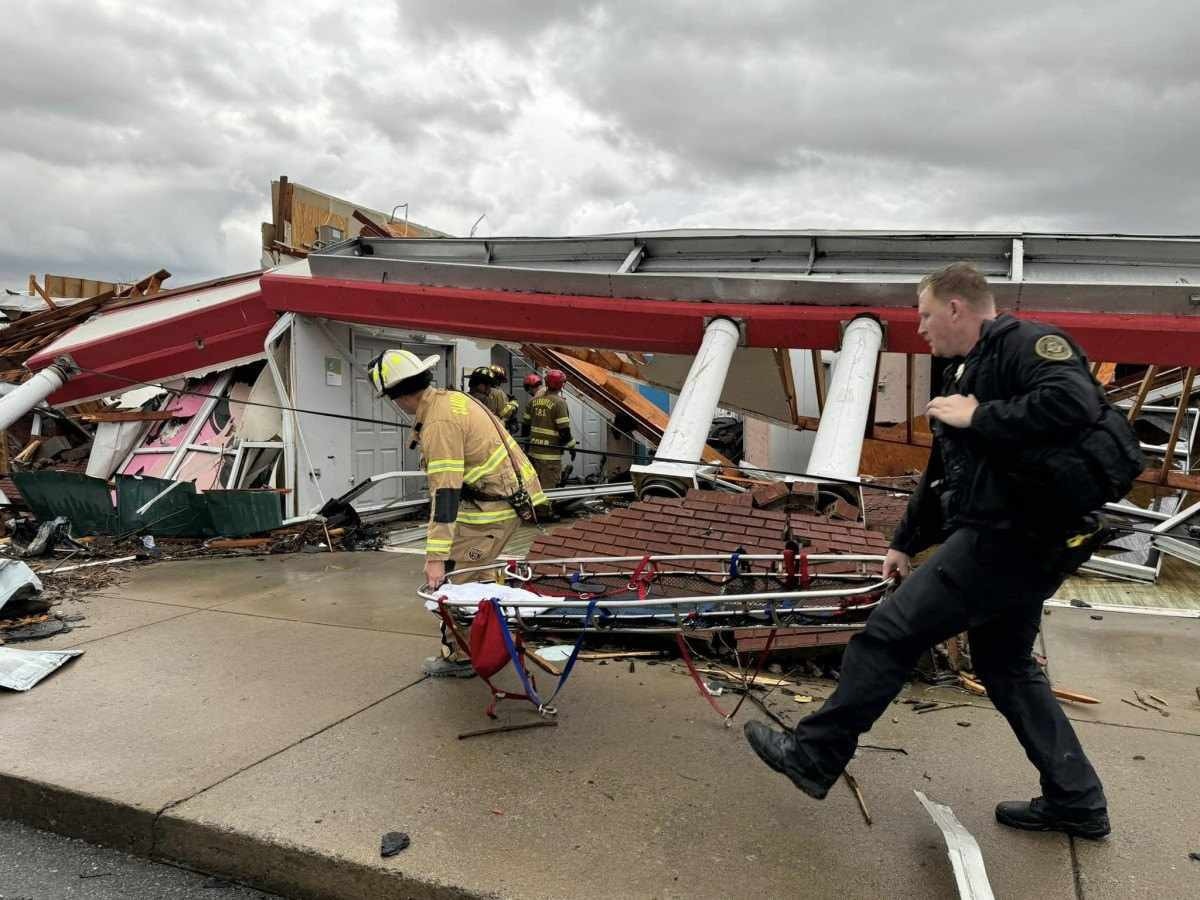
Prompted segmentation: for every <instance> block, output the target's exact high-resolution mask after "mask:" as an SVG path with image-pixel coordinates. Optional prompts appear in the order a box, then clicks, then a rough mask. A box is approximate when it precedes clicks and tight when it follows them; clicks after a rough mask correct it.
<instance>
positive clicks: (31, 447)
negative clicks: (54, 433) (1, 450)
mask: <svg viewBox="0 0 1200 900" xmlns="http://www.w3.org/2000/svg"><path fill="white" fill-rule="evenodd" d="M40 446H42V440H41V438H34V439H33V440H32V441H30V442H29V443H28V444H26V445H25V449H24V450H22V451H21V452H20V453H18V454H17V455H16V456H14V457H13V460H12V461H13V462H19V463H26V462H29V461H30V460H31V459H33V457H34V454H36V453H37V452H38V447H40Z"/></svg>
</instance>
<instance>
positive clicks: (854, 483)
mask: <svg viewBox="0 0 1200 900" xmlns="http://www.w3.org/2000/svg"><path fill="white" fill-rule="evenodd" d="M79 371H81V372H86V373H87V374H89V375H100V376H102V377H104V378H113V379H116V380H118V381H123V382H125V383H126V384H129V385H133V386H137V387H153V388H159V389H160V390H164V391H167V392H169V393H172V394H179V395H181V396H188V397H202V398H204V399H206V400H225V401H227V402H228V403H240V404H243V405H245V406H260V407H263V408H265V409H274V410H278V411H279V412H292V413H300V414H301V415H306V416H324V417H325V418H329V419H341V420H344V421H348V422H363V423H365V424H368V425H387V426H389V427H392V428H395V427H396V426H397V425H399V427H401V428H409V429H411V428H412V426H411V425H408V424H405V423H403V422H389V421H387V420H385V419H372V418H369V417H365V416H351V415H347V414H345V413H335V412H326V411H324V410H318V409H302V408H300V407H296V406H282V405H279V404H275V403H263V402H262V401H259V400H235V399H233V398H231V397H227V396H221V395H219V394H208V393H204V392H203V391H189V390H184V389H182V388H173V387H168V386H167V385H165V384H161V383H159V382H154V381H139V380H137V379H136V378H128V377H126V376H124V375H116V374H112V373H109V372H100V371H97V370H95V369H82V368H81V369H80V370H79ZM626 436H627V437H630V438H633V435H626ZM518 443H521V444H525V445H526V446H528V444H529V440H528V439H527V438H520V439H518ZM538 446H540V447H546V448H547V449H551V450H553V449H556V448H557V449H561V450H562V451H563V452H564V453H565V452H570V451H572V450H573V451H575V452H576V453H582V454H585V455H588V456H609V457H616V458H617V459H629V460H633V461H635V462H636V461H638V460H640V459H641V457H640V456H639V455H638V454H635V453H621V452H618V451H608V450H584V449H581V448H579V447H566V446H564V445H561V444H549V445H547V444H539V445H538ZM650 458H651V461H653V462H665V463H679V464H681V465H685V466H700V467H702V468H709V467H713V466H718V467H719V466H720V465H721V464H720V463H716V462H709V461H706V460H695V459H675V458H672V457H667V456H659V455H657V454H651V457H650ZM753 471H755V472H762V473H764V474H767V475H787V476H791V477H793V478H807V479H811V480H813V481H819V482H824V483H830V484H842V485H847V486H850V487H860V488H867V489H870V490H877V491H888V492H889V493H894V494H911V493H913V491H911V490H909V489H908V488H901V487H893V486H891V485H886V484H875V483H873V482H869V481H858V480H854V479H849V478H835V477H833V476H830V475H813V474H811V473H808V472H793V471H790V470H788V469H765V468H762V467H760V466H754V467H753Z"/></svg>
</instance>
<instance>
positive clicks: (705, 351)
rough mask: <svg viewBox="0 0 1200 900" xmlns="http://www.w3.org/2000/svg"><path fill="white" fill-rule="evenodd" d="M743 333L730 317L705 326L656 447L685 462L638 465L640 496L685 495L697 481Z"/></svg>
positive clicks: (666, 455)
mask: <svg viewBox="0 0 1200 900" xmlns="http://www.w3.org/2000/svg"><path fill="white" fill-rule="evenodd" d="M740 337H741V334H740V332H739V330H738V326H737V323H736V322H734V321H732V320H731V319H714V320H713V321H712V322H710V323H709V324H708V327H707V328H705V329H704V340H703V341H701V343H700V349H699V350H698V351H696V358H695V359H694V360H693V361H692V366H691V368H690V369H688V374H687V379H686V380H685V381H684V382H683V388H682V390H680V392H679V400H678V401H677V402H676V404H675V408H674V409H673V410H672V411H671V418H670V420H669V421H668V422H667V430H666V431H665V432H664V433H663V438H662V440H661V441H660V442H659V445H658V450H657V451H656V452H655V455H656V456H660V457H662V458H663V459H678V460H686V462H679V463H671V462H657V461H656V462H652V463H650V464H649V465H646V466H634V467H633V468H632V469H631V472H632V473H633V479H634V484H635V485H636V486H637V488H638V495H639V496H642V495H645V494H658V495H664V494H666V495H670V496H682V495H683V494H684V493H685V492H686V491H687V489H688V488H689V487H692V486H693V485H694V484H695V478H696V469H697V468H699V466H698V465H697V464H696V463H698V462H699V461H700V458H701V456H700V454H701V453H702V452H703V450H704V445H705V444H706V443H707V442H708V432H709V429H710V428H711V427H712V420H713V416H714V415H715V414H716V412H717V404H718V403H719V402H720V400H721V391H722V390H723V389H724V387H725V376H726V375H728V374H729V363H730V362H731V361H732V360H733V351H734V350H736V349H737V345H738V340H739V338H740ZM693 460H695V461H696V463H693V462H692V461H693Z"/></svg>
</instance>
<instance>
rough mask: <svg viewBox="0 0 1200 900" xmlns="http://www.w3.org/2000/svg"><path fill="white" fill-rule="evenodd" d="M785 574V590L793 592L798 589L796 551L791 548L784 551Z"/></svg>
mask: <svg viewBox="0 0 1200 900" xmlns="http://www.w3.org/2000/svg"><path fill="white" fill-rule="evenodd" d="M783 574H784V575H785V576H786V577H785V578H784V581H783V589H784V590H785V591H792V590H795V589H796V551H795V550H792V549H791V548H790V547H789V548H786V549H785V550H784V551H783Z"/></svg>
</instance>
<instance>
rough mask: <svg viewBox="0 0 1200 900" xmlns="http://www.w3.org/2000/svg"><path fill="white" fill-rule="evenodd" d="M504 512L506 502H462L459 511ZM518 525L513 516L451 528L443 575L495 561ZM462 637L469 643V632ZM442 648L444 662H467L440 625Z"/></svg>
mask: <svg viewBox="0 0 1200 900" xmlns="http://www.w3.org/2000/svg"><path fill="white" fill-rule="evenodd" d="M506 509H512V507H510V506H509V505H508V504H507V503H498V502H488V501H484V502H483V503H474V502H470V501H464V502H463V504H462V510H464V511H466V512H468V513H486V512H489V511H490V512H495V511H497V510H500V511H503V510H506ZM520 525H521V520H520V519H518V518H517V517H516V516H515V515H514V516H513V517H512V518H511V519H504V520H502V521H499V522H491V523H487V524H480V525H475V524H468V523H466V522H461V521H460V522H459V523H458V524H457V525H456V526H455V528H454V543H453V544H452V545H451V547H450V559H448V560H447V561H446V574H450V572H452V571H454V570H455V569H456V568H457V569H470V568H473V567H475V566H486V565H487V564H488V563H492V562H495V561H496V557H498V556H499V555H500V553H501V552H502V551H503V550H504V546H505V544H507V543H508V542H509V539H510V538H512V536H513V534H515V533H516V531H517V528H518V527H520ZM463 637H464V638H467V639H468V640H470V629H466V630H464V631H463ZM442 646H443V648H444V651H443V655H444V656H445V657H446V658H447V659H452V660H455V661H465V660H466V659H467V654H465V653H463V652H462V648H461V647H459V646H458V644H457V643H456V642H455V640H454V635H452V634H449V633H447V632H446V626H445V625H443V626H442Z"/></svg>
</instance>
